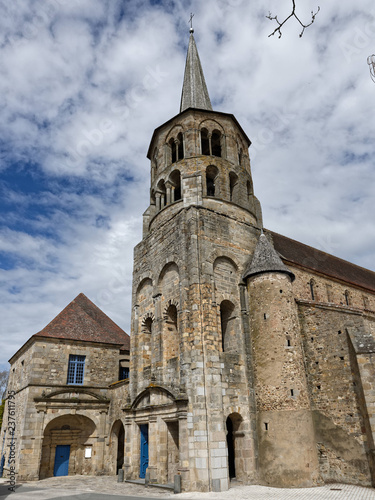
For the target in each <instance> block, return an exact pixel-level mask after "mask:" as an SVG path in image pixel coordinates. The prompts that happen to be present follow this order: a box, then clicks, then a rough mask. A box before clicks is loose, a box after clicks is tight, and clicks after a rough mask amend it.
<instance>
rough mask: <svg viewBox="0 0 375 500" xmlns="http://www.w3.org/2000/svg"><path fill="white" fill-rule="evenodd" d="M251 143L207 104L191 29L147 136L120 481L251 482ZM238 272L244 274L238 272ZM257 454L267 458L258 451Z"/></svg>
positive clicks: (215, 485) (255, 213) (257, 212)
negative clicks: (166, 100)
mask: <svg viewBox="0 0 375 500" xmlns="http://www.w3.org/2000/svg"><path fill="white" fill-rule="evenodd" d="M249 146H250V140H249V139H248V137H247V136H246V134H245V132H244V131H243V130H242V128H241V126H240V124H239V123H238V122H237V120H236V118H235V117H234V116H233V115H231V114H228V113H222V112H218V111H213V109H212V106H211V102H210V98H209V94H208V90H207V86H206V83H205V79H204V75H203V70H202V66H201V63H200V60H199V55H198V51H197V47H196V44H195V40H194V36H193V30H191V34H190V40H189V47H188V53H187V59H186V68H185V76H184V82H183V89H182V97H181V107H180V112H179V114H178V115H176V116H174V117H173V118H171V119H170V120H168V121H167V122H166V123H164V124H163V125H161V126H159V127H158V128H157V129H156V130H155V132H154V134H153V137H152V139H151V144H150V147H149V150H148V155H147V156H148V158H149V160H150V161H151V189H150V205H149V207H148V209H147V210H146V212H145V213H144V216H143V239H142V241H141V242H140V243H139V244H138V245H137V246H136V248H135V252H134V272H133V298H132V300H133V312H132V332H131V370H130V388H129V394H130V396H129V401H128V406H127V407H126V409H125V413H126V436H130V438H127V439H126V443H127V444H126V449H125V455H126V456H125V474H126V477H127V478H128V479H137V478H138V477H146V478H147V479H148V480H149V481H152V482H158V483H166V482H173V478H174V477H175V476H176V475H177V476H180V478H181V483H182V489H183V490H201V491H222V490H226V489H227V488H228V487H229V481H230V479H233V478H236V479H237V480H239V481H242V482H244V483H250V482H256V481H257V480H258V475H257V474H258V472H257V455H258V445H257V429H256V422H257V419H256V404H257V403H256V397H255V390H254V380H253V378H254V375H253V361H252V359H253V354H252V346H251V325H250V322H249V314H250V312H249V297H248V294H249V291H248V288H247V286H246V279H247V276H244V271H245V269H246V268H247V265H248V261H249V257H251V256H252V255H253V254H254V250H255V247H256V245H257V242H258V240H259V236H260V234H261V231H262V215H261V208H260V204H259V201H258V200H257V198H256V197H255V196H254V192H253V182H252V177H251V169H250V160H249V155H248V148H249ZM244 279H245V281H244ZM262 456H263V455H262Z"/></svg>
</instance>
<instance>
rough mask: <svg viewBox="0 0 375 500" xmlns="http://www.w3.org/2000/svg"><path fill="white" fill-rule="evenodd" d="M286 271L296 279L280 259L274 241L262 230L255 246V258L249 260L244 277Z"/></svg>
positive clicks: (292, 278)
mask: <svg viewBox="0 0 375 500" xmlns="http://www.w3.org/2000/svg"><path fill="white" fill-rule="evenodd" d="M272 272H276V273H285V274H288V275H289V276H290V278H291V280H292V281H294V278H295V276H294V274H293V273H292V271H290V270H289V269H288V268H287V267H286V265H285V264H284V262H283V261H282V260H281V259H280V257H279V255H278V254H277V252H276V250H275V249H274V247H273V245H272V243H271V242H270V240H269V239H268V238H267V236H266V235H265V234H264V233H263V232H262V234H261V235H260V237H259V240H258V243H257V245H256V247H255V251H254V255H253V258H252V259H251V260H250V261H249V262H248V264H247V266H246V271H245V273H244V275H243V279H246V278H249V277H251V276H255V275H256V274H262V273H272Z"/></svg>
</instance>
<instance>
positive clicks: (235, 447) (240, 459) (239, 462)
mask: <svg viewBox="0 0 375 500" xmlns="http://www.w3.org/2000/svg"><path fill="white" fill-rule="evenodd" d="M226 430H227V447H228V473H229V479H230V480H232V479H238V480H241V479H244V478H245V476H246V463H245V456H246V452H245V450H244V445H245V440H244V436H245V433H244V421H243V418H242V417H241V415H240V414H239V413H231V414H230V415H229V417H228V418H227V420H226Z"/></svg>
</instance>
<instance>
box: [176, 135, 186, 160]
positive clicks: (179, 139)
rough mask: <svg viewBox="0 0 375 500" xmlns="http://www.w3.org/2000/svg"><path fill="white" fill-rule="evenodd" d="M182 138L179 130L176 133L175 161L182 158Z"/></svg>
mask: <svg viewBox="0 0 375 500" xmlns="http://www.w3.org/2000/svg"><path fill="white" fill-rule="evenodd" d="M184 156H185V154H184V138H183V135H182V133H181V132H180V133H179V134H178V135H177V161H180V160H183V159H184Z"/></svg>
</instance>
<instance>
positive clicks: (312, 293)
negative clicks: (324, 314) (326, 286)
mask: <svg viewBox="0 0 375 500" xmlns="http://www.w3.org/2000/svg"><path fill="white" fill-rule="evenodd" d="M314 286H315V283H314V280H310V294H311V300H315V290H314Z"/></svg>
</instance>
